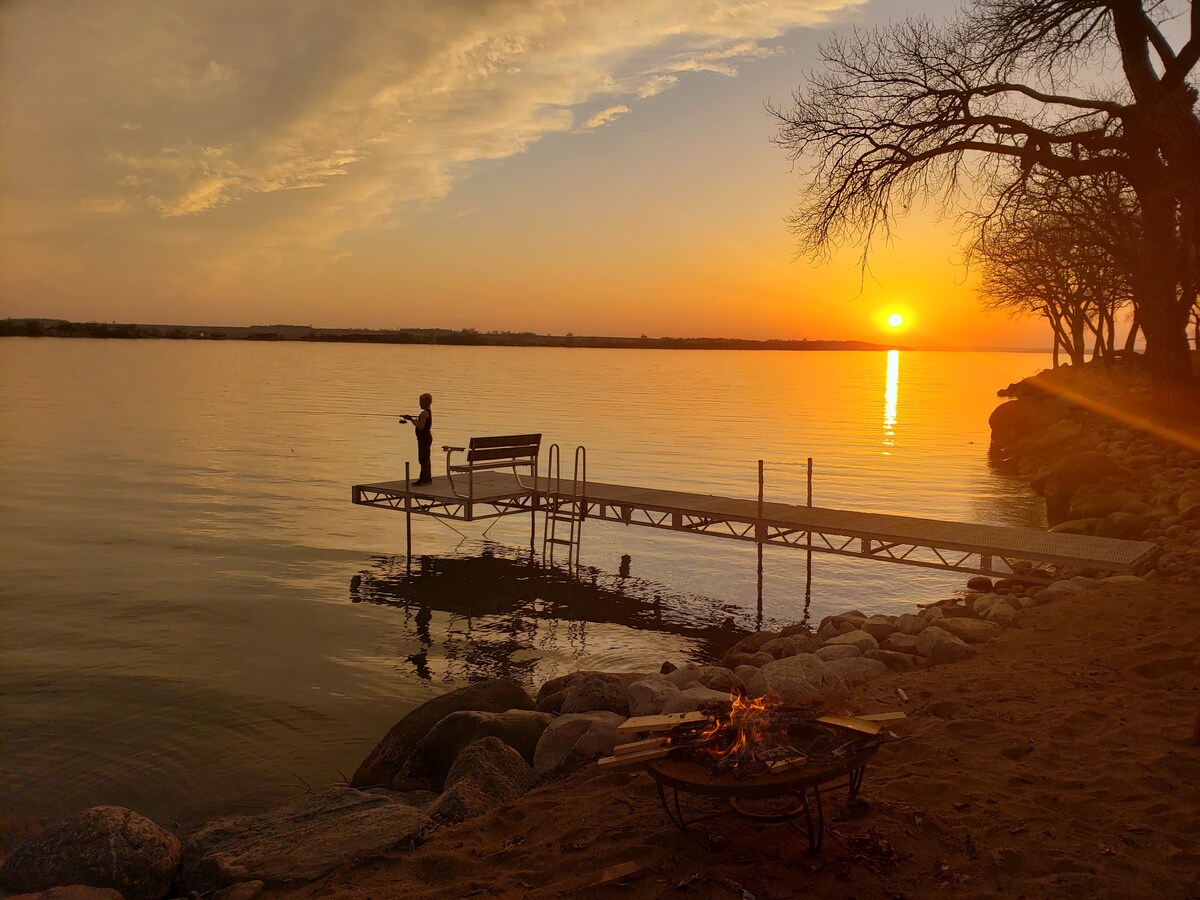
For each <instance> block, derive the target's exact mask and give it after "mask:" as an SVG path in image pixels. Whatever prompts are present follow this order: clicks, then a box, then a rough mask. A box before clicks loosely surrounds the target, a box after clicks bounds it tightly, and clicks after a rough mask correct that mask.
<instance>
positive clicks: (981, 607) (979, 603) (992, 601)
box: [939, 594, 1003, 624]
mask: <svg viewBox="0 0 1200 900" xmlns="http://www.w3.org/2000/svg"><path fill="white" fill-rule="evenodd" d="M1002 600H1003V598H1002V597H1000V596H998V595H996V594H989V595H987V596H982V597H979V598H978V599H977V600H976V601H975V602H974V603H973V604H972V605H971V609H972V611H973V612H974V613H975V615H977V616H983V615H986V614H987V611H988V610H989V609H991V608H992V607H993V606H995V605H996V604H997V603H1000V602H1002ZM939 624H940V623H939Z"/></svg>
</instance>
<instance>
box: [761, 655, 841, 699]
mask: <svg viewBox="0 0 1200 900" xmlns="http://www.w3.org/2000/svg"><path fill="white" fill-rule="evenodd" d="M746 693H747V694H748V695H749V696H751V697H762V696H766V695H768V694H774V695H776V696H778V697H779V698H780V699H781V700H782V701H783V702H785V703H788V702H792V701H794V700H799V699H802V698H805V697H845V696H847V695H848V694H849V691H847V690H846V685H845V683H844V682H843V681H842V680H841V679H840V678H838V677H837V675H835V674H834V673H833V672H832V671H831V670H830V669H829V667H828V666H827V665H826V664H825V663H824V662H823V661H822V660H821V659H820V658H818V657H817V656H815V655H814V654H812V653H800V654H797V655H796V656H789V657H787V658H786V659H777V660H774V661H773V662H769V663H767V664H766V665H765V666H763V667H762V668H761V669H759V670H758V673H757V675H755V676H754V677H753V678H751V679H750V680H749V681H748V682H747V683H746Z"/></svg>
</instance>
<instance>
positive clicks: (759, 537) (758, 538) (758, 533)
mask: <svg viewBox="0 0 1200 900" xmlns="http://www.w3.org/2000/svg"><path fill="white" fill-rule="evenodd" d="M765 530H766V526H765V525H764V524H763V461H762V460H761V459H760V460H759V461H758V522H757V523H756V524H755V526H754V544H755V546H756V547H757V548H758V630H759V631H761V630H762V624H763V538H764V537H765V535H764V533H763V532H764V531H765Z"/></svg>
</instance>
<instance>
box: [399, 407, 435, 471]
mask: <svg viewBox="0 0 1200 900" xmlns="http://www.w3.org/2000/svg"><path fill="white" fill-rule="evenodd" d="M419 402H420V404H421V412H420V414H419V415H415V416H401V417H400V421H401V422H405V421H407V422H412V424H413V427H414V428H415V429H416V430H417V461H418V462H419V463H420V464H421V474H420V476H419V477H418V478H417V480H416V481H414V482H413V486H414V487H420V486H421V485H425V484H430V483H431V482H432V481H433V467H432V464H431V463H430V461H429V451H430V448H432V447H433V411H432V410H431V409H430V407H431V406H433V394H422V395H421V397H420V401H419Z"/></svg>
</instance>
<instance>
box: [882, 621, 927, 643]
mask: <svg viewBox="0 0 1200 900" xmlns="http://www.w3.org/2000/svg"><path fill="white" fill-rule="evenodd" d="M928 624H929V620H928V619H923V618H921V617H920V616H914V615H912V614H910V613H904V614H903V615H899V616H896V631H898V632H899V633H900V634H920V633H921V632H922V631H924V630H925V626H926V625H928ZM884 640H887V638H884ZM879 646H881V647H882V646H883V641H880V642H879Z"/></svg>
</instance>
